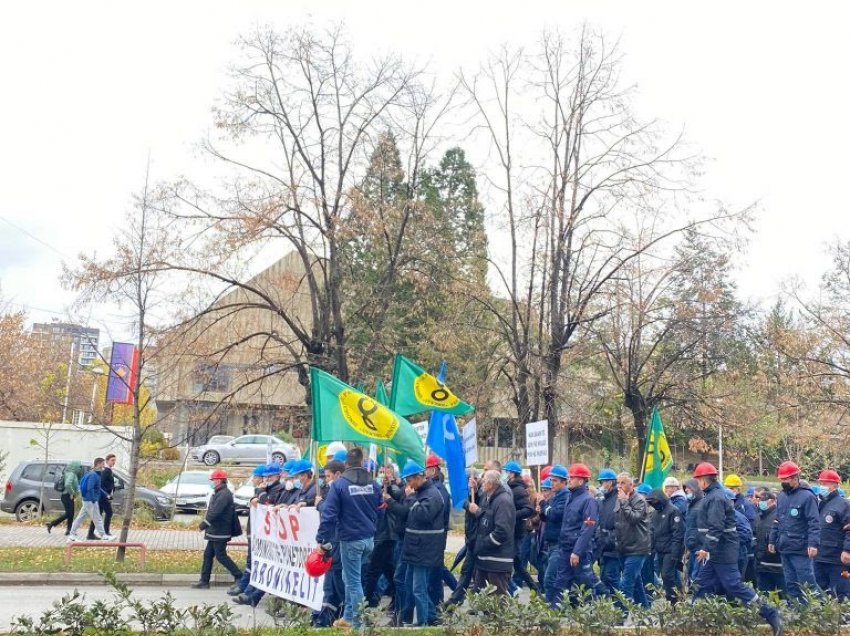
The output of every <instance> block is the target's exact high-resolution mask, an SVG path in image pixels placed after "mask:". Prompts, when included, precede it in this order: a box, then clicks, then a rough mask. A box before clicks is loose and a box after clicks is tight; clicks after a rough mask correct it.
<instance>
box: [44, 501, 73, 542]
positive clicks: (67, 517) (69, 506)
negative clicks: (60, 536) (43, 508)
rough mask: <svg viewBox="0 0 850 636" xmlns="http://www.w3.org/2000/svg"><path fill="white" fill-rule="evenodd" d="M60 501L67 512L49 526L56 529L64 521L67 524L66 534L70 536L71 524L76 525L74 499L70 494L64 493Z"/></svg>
mask: <svg viewBox="0 0 850 636" xmlns="http://www.w3.org/2000/svg"><path fill="white" fill-rule="evenodd" d="M59 499H60V501H62V507H63V508H64V509H65V512H63V513H62V516H61V517H56V518H55V519H54V520H53V521H51V522H50V523H49V524H48V525H49V526H50V527H51V528H55V527H56V526H58V525H59V524H60V523H62V522H63V521H64V522H65V524H66V528H65V534H68V533H70V532H71V524H72V523H74V512H75V511H74V498H73V497H72V496H71V495H69V494H68V493H64V492H63V493H62V496H61V497H59Z"/></svg>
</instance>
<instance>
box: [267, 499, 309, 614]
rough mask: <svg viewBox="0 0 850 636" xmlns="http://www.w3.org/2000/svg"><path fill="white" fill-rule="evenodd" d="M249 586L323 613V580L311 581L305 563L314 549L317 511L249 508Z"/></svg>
mask: <svg viewBox="0 0 850 636" xmlns="http://www.w3.org/2000/svg"><path fill="white" fill-rule="evenodd" d="M250 514H251V585H252V586H254V587H255V588H257V589H258V590H263V591H265V592H268V593H269V594H273V595H274V596H279V597H280V598H285V599H286V600H288V601H292V602H293V603H298V604H299V605H306V606H307V607H309V608H311V609H314V610H317V611H319V610H321V609H322V599H323V597H324V592H323V587H324V581H325V577H324V576H320V577H319V578H313V577H311V576H309V575H308V574H307V572H306V571H305V570H304V561H306V559H307V556H308V555H309V554H310V553H311V552H312V551H313V550H314V549H315V548H316V532H317V531H318V529H319V511H318V510H316V509H315V508H302V509H301V510H299V511H297V512H294V511H293V512H290V511H288V510H273V509H272V508H271V507H269V506H257V507H256V508H251V513H250Z"/></svg>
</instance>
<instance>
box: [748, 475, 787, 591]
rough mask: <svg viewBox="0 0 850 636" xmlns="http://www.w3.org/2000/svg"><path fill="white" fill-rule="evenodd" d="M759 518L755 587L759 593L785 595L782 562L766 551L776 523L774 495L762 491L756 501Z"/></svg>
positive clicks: (757, 520)
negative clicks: (775, 592) (771, 531)
mask: <svg viewBox="0 0 850 636" xmlns="http://www.w3.org/2000/svg"><path fill="white" fill-rule="evenodd" d="M758 511H759V516H758V518H757V519H756V532H755V534H756V551H755V555H756V587H757V588H758V590H759V592H765V593H766V592H770V591H772V590H778V591H779V592H780V593H782V594H783V595H784V594H785V575H784V574H783V573H782V560H781V559H780V558H779V555H778V554H776V553H773V554H771V553H770V552H768V551H767V546H768V544H769V542H770V530H771V528H773V525H774V522H775V521H776V495H774V494H773V493H772V492H770V491H769V490H766V489H765V490H762V492H761V493H760V494H759V501H758Z"/></svg>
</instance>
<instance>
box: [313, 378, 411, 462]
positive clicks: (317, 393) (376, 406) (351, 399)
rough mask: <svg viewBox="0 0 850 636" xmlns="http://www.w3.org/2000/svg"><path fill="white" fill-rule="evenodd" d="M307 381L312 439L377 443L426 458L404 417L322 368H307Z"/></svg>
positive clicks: (409, 454)
mask: <svg viewBox="0 0 850 636" xmlns="http://www.w3.org/2000/svg"><path fill="white" fill-rule="evenodd" d="M310 382H311V386H310V391H311V395H312V398H313V439H314V440H315V441H317V442H319V443H322V442H330V441H337V440H341V441H345V442H355V443H360V444H364V445H365V444H377V445H379V446H386V447H388V448H392V449H393V450H396V451H398V452H399V453H400V454H402V455H405V456H407V457H410V458H411V459H413V460H414V461H417V462H420V463H422V462H424V461H425V449H424V448H423V447H422V441H421V440H420V438H419V435H417V434H416V431H415V430H414V429H413V426H411V425H410V422H408V421H407V420H406V419H404V418H403V417H401V416H400V415H398V414H397V413H395V412H393V411H391V410H390V409H389V408H387V407H386V406H384V405H383V404H381V403H380V402H378V400H376V399H375V398H372V397H370V396H368V395H366V394H365V393H363V392H361V391H358V390H356V389H355V388H353V387H351V386H349V385H347V384H346V383H345V382H343V381H342V380H339V379H337V378H335V377H334V376H332V375H330V374H328V373H325V372H324V371H322V370H321V369H317V368H315V367H311V368H310Z"/></svg>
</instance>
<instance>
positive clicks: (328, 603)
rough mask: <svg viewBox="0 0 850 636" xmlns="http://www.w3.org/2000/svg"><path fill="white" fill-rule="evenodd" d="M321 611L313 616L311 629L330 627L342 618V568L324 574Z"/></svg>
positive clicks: (343, 590) (335, 568)
mask: <svg viewBox="0 0 850 636" xmlns="http://www.w3.org/2000/svg"><path fill="white" fill-rule="evenodd" d="M322 591H323V592H324V597H323V598H322V611H320V612H316V613H315V614H313V627H330V626H331V625H333V623H334V621H335V620H336V619H337V618H339V617H340V616H342V605H343V603H344V602H345V585H344V584H343V582H342V566H339V567H332V568H331V569H330V571H329V572H328V573H327V574H325V584H324V587H323V588H322Z"/></svg>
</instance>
